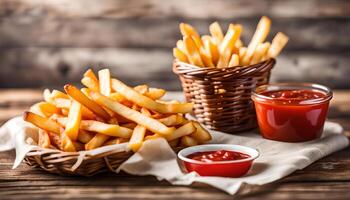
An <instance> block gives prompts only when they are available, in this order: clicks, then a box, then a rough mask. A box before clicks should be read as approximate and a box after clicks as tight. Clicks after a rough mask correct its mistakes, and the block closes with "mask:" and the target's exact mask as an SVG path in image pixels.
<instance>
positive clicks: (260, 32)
mask: <svg viewBox="0 0 350 200" xmlns="http://www.w3.org/2000/svg"><path fill="white" fill-rule="evenodd" d="M270 27H271V20H270V19H269V18H267V17H266V16H263V17H262V18H261V19H260V21H259V23H258V26H257V28H256V30H255V33H254V35H253V38H252V40H251V41H250V43H249V45H248V49H247V53H246V54H245V56H244V58H243V60H242V62H243V65H247V64H249V62H250V59H251V58H252V57H253V55H254V52H255V49H256V47H257V46H258V45H259V44H260V43H262V42H264V40H265V39H266V37H267V35H268V34H269V32H270Z"/></svg>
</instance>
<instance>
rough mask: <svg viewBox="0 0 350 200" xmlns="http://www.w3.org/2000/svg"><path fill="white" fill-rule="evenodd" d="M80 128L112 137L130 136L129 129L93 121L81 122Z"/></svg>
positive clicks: (130, 131)
mask: <svg viewBox="0 0 350 200" xmlns="http://www.w3.org/2000/svg"><path fill="white" fill-rule="evenodd" d="M80 128H81V129H83V130H86V131H92V132H97V133H102V134H105V135H109V136H113V137H122V138H130V137H131V134H132V130H131V129H129V128H126V127H122V126H119V125H116V124H106V123H103V122H99V121H94V120H83V121H82V122H81V126H80Z"/></svg>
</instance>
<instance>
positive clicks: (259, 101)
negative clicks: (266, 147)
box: [252, 84, 332, 142]
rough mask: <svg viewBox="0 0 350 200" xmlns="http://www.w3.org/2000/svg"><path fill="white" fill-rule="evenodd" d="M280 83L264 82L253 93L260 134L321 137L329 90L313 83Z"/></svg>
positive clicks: (297, 138)
mask: <svg viewBox="0 0 350 200" xmlns="http://www.w3.org/2000/svg"><path fill="white" fill-rule="evenodd" d="M278 86H280V87H278ZM282 86H284V87H281V85H278V84H275V85H273V84H272V85H271V86H270V88H274V89H271V90H269V89H268V88H269V85H268V86H265V88H264V87H262V88H257V90H256V92H255V93H253V96H252V99H253V101H254V104H255V110H256V114H257V119H258V124H259V128H260V133H261V134H262V136H263V137H265V138H267V139H271V140H277V141H283V142H302V141H308V140H313V139H316V138H319V137H321V134H322V131H323V125H324V122H325V120H326V117H327V112H328V106H329V101H330V99H331V98H332V92H331V91H330V90H329V89H328V88H326V87H324V86H321V85H317V84H309V85H306V84H301V85H291V86H288V85H286V84H282Z"/></svg>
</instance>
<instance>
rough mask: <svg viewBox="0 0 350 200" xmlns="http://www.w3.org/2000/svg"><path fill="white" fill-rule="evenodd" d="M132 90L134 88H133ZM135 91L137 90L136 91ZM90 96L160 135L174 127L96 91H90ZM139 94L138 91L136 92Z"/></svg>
mask: <svg viewBox="0 0 350 200" xmlns="http://www.w3.org/2000/svg"><path fill="white" fill-rule="evenodd" d="M133 91H134V90H133ZM136 93H137V92H136ZM90 94H91V97H92V98H93V99H94V100H95V101H96V102H98V103H100V104H101V105H104V106H105V107H107V108H109V109H111V110H113V111H114V112H116V113H117V114H119V115H121V116H123V117H125V118H126V119H129V120H131V121H134V122H136V123H137V124H139V125H142V126H145V127H146V128H147V129H148V130H150V131H152V132H155V133H159V134H162V135H169V134H171V133H172V132H173V131H174V129H173V128H169V127H167V126H165V125H164V124H162V123H160V122H158V121H157V120H155V119H153V118H150V117H148V116H146V115H144V114H142V113H140V112H137V111H135V110H133V109H130V108H128V107H126V106H124V105H123V104H120V103H118V102H116V101H113V100H111V99H109V98H107V97H105V96H103V95H101V94H99V93H97V92H93V91H92V92H91V93H90ZM137 94H139V93H137Z"/></svg>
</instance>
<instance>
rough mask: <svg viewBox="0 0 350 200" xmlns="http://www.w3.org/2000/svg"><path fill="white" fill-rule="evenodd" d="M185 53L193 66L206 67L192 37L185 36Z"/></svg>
mask: <svg viewBox="0 0 350 200" xmlns="http://www.w3.org/2000/svg"><path fill="white" fill-rule="evenodd" d="M184 45H185V49H186V51H185V53H186V55H187V58H188V60H189V61H190V63H191V64H193V65H196V66H198V67H204V64H203V61H202V58H201V55H200V53H199V49H198V47H197V46H196V44H195V42H194V40H193V39H192V38H191V37H188V36H184Z"/></svg>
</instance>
